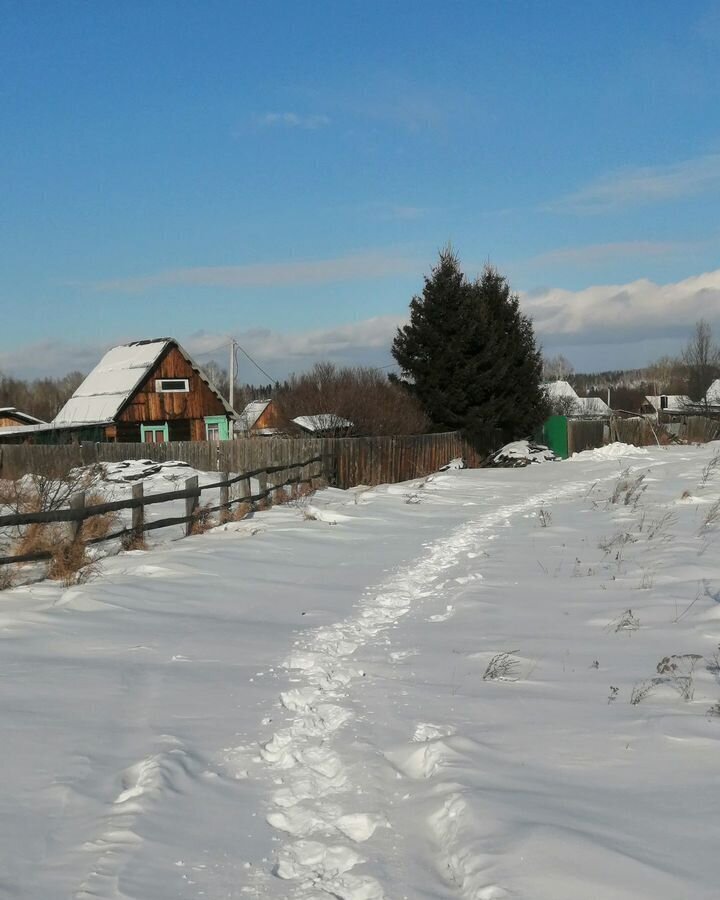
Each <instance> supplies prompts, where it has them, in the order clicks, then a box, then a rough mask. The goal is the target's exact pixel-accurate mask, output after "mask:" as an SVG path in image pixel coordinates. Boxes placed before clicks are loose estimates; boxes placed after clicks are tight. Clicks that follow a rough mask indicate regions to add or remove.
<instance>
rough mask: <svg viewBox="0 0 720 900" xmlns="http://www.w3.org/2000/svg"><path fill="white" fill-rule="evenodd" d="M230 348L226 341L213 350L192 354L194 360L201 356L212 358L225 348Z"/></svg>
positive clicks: (228, 342)
mask: <svg viewBox="0 0 720 900" xmlns="http://www.w3.org/2000/svg"><path fill="white" fill-rule="evenodd" d="M228 346H230V341H226V342H225V343H224V344H220V346H219V347H215V348H214V349H213V350H204V351H203V352H202V353H193V356H194V357H195V359H199V358H200V357H202V356H212V355H213V353H218V352H219V351H220V350H224V349H225V348H226V347H228Z"/></svg>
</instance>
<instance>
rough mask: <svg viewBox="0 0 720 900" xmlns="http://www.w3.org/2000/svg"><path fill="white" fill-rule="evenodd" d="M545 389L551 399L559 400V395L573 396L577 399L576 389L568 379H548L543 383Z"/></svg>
mask: <svg viewBox="0 0 720 900" xmlns="http://www.w3.org/2000/svg"><path fill="white" fill-rule="evenodd" d="M543 387H544V388H545V391H546V393H547V395H548V397H550V399H551V400H557V399H558V397H572V398H573V399H577V394H576V393H575V389H574V388H573V386H572V385H571V384H569V382H567V381H546V382H545V383H544V384H543Z"/></svg>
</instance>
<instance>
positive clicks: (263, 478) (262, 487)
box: [257, 472, 272, 506]
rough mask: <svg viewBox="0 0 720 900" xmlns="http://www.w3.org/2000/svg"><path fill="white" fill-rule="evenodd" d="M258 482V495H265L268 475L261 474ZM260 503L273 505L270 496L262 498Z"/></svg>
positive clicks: (258, 476)
mask: <svg viewBox="0 0 720 900" xmlns="http://www.w3.org/2000/svg"><path fill="white" fill-rule="evenodd" d="M257 482H258V494H264V493H265V491H266V490H267V486H268V473H267V472H260V473H259V474H258V475H257ZM259 502H260V503H263V502H266V503H267V504H268V506H270V505H271V504H272V500H271V498H270V495H269V494H268V495H267V496H264V497H262V498H261V499H260V501H259Z"/></svg>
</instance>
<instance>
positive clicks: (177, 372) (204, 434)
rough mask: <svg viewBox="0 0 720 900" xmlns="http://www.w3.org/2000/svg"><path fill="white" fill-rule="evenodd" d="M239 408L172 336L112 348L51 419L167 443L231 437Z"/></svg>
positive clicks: (64, 425) (101, 435) (65, 427)
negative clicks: (236, 407)
mask: <svg viewBox="0 0 720 900" xmlns="http://www.w3.org/2000/svg"><path fill="white" fill-rule="evenodd" d="M234 419H235V413H234V412H233V410H232V408H231V407H230V405H229V404H228V403H227V401H226V400H225V398H224V397H223V396H222V395H221V394H220V393H219V391H218V390H217V388H216V387H215V386H214V385H213V384H212V383H211V382H210V380H209V379H208V377H207V375H205V373H204V372H203V371H202V369H201V368H200V367H199V366H198V365H197V363H195V362H194V360H193V359H192V358H191V357H190V355H189V354H188V353H187V352H186V351H185V350H184V349H183V348H182V347H181V346H180V344H178V342H177V341H175V340H173V339H172V338H158V339H154V340H148V341H135V342H133V343H131V344H123V345H122V346H120V347H114V348H113V349H112V350H109V351H108V352H107V353H106V354H105V356H103V358H102V359H101V360H100V362H99V363H98V364H97V366H95V368H94V369H93V370H92V372H90V374H89V375H88V376H87V378H86V379H85V380H84V381H83V383H82V384H81V385H80V387H79V388H78V389H77V390H76V391H75V393H74V394H73V395H72V397H71V398H70V399H69V400H68V402H67V403H66V404H65V406H63V408H62V409H61V410H60V412H59V413H58V414H57V416H56V417H55V418H54V419H53V421H52V422H51V423H50V426H49V427H51V428H52V429H54V431H55V432H67V431H78V430H79V431H85V432H87V431H88V430H89V429H92V430H93V431H94V432H95V433H96V434H97V437H96V438H95V439H96V440H103V441H122V442H143V443H161V442H164V441H201V440H225V439H227V438H228V437H231V436H232V431H231V427H230V423H231V422H232V421H233V420H234Z"/></svg>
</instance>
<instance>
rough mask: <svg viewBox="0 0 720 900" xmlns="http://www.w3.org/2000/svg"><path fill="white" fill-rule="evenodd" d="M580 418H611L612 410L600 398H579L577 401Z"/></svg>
mask: <svg viewBox="0 0 720 900" xmlns="http://www.w3.org/2000/svg"><path fill="white" fill-rule="evenodd" d="M575 406H576V409H577V415H579V416H608V417H609V416H611V415H612V410H611V409H610V407H609V406H608V405H607V403H606V402H605V401H604V400H601V399H600V397H578V398H577V400H576V401H575Z"/></svg>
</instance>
